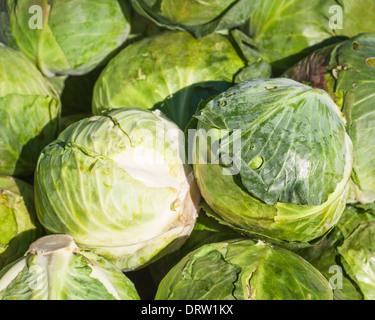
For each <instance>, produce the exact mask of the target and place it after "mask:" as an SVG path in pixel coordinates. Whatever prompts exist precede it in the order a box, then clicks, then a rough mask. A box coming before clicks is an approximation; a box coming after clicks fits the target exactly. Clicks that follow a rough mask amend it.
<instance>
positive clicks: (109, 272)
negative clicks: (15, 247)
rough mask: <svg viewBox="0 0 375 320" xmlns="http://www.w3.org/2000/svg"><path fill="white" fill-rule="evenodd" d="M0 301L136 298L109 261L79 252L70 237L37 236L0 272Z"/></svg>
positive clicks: (122, 276)
mask: <svg viewBox="0 0 375 320" xmlns="http://www.w3.org/2000/svg"><path fill="white" fill-rule="evenodd" d="M0 300H139V296H138V293H137V291H136V289H135V287H134V284H133V283H132V282H131V281H130V280H129V279H128V278H127V277H126V276H125V275H124V274H123V273H122V272H121V270H119V269H117V268H116V267H115V266H113V265H112V264H111V263H110V262H108V261H106V260H105V259H103V258H101V257H97V256H95V255H94V254H92V253H85V252H81V251H80V249H79V248H78V247H77V245H76V244H75V243H74V241H73V239H72V237H70V236H67V235H63V234H59V235H49V236H45V237H42V238H39V239H38V240H36V241H35V242H33V243H32V244H31V245H30V248H29V249H28V250H27V252H26V254H25V256H24V257H22V258H20V259H18V260H17V261H16V262H14V263H13V264H11V265H8V266H7V267H6V268H4V269H3V270H2V271H1V272H0Z"/></svg>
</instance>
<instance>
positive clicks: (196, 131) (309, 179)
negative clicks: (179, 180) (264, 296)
mask: <svg viewBox="0 0 375 320" xmlns="http://www.w3.org/2000/svg"><path fill="white" fill-rule="evenodd" d="M194 122H195V123H194ZM189 128H190V129H188V130H187V132H188V137H189V138H188V140H189V146H192V147H191V149H189V152H188V153H189V159H191V160H189V161H192V162H193V166H194V173H195V177H196V179H197V183H198V186H199V189H200V191H201V194H202V196H203V198H204V199H205V201H206V202H207V204H208V205H209V206H210V207H211V208H212V210H213V211H212V214H211V215H212V216H214V217H216V218H217V219H218V220H219V221H221V222H222V223H225V224H228V225H229V226H231V227H233V228H236V229H238V230H240V231H241V232H245V233H248V234H250V235H256V236H257V237H259V236H260V237H265V238H267V239H273V240H275V241H279V240H280V241H281V243H283V241H284V242H288V243H294V244H296V245H301V246H302V245H305V244H306V243H307V242H309V241H312V240H314V239H316V238H318V237H321V236H323V235H324V234H326V233H327V232H328V231H329V230H330V229H331V228H332V227H333V226H334V225H335V224H336V223H337V221H338V219H339V218H340V215H341V214H342V212H343V210H344V208H345V204H346V200H347V197H348V190H349V179H350V173H351V169H352V162H353V156H352V143H351V140H350V138H349V136H348V135H347V133H346V131H345V124H344V121H343V118H342V115H341V113H340V111H339V109H338V107H337V105H336V104H335V103H334V102H333V100H332V99H331V98H330V96H329V95H328V93H326V92H325V91H324V90H318V89H313V88H312V87H309V86H306V85H303V84H301V83H298V82H296V81H293V80H290V79H286V78H275V79H253V80H251V81H245V82H242V83H240V84H238V85H236V86H233V87H231V88H230V89H228V90H227V91H225V92H223V93H221V94H219V95H217V96H216V97H214V98H212V99H210V100H208V101H206V102H205V103H203V104H201V106H200V110H199V111H198V112H197V114H196V116H195V120H193V121H192V122H191V124H190V125H189ZM207 213H208V214H209V212H207Z"/></svg>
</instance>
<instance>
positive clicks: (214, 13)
mask: <svg viewBox="0 0 375 320" xmlns="http://www.w3.org/2000/svg"><path fill="white" fill-rule="evenodd" d="M131 3H132V5H133V7H134V9H135V10H136V11H137V12H138V13H139V14H140V15H142V16H143V17H145V18H147V19H149V20H151V21H153V22H155V23H156V24H157V25H158V26H160V27H164V28H168V29H171V30H187V31H189V32H191V33H192V34H194V35H195V36H196V37H201V36H205V35H207V34H209V33H212V32H214V31H220V30H226V29H232V28H234V27H237V26H239V25H241V24H243V23H244V22H245V21H246V20H247V18H248V17H249V16H250V13H251V10H252V1H249V0H205V1H196V0H178V1H176V0H161V1H157V0H131Z"/></svg>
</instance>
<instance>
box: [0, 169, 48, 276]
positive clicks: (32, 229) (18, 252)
mask: <svg viewBox="0 0 375 320" xmlns="http://www.w3.org/2000/svg"><path fill="white" fill-rule="evenodd" d="M43 234H44V230H43V228H42V226H41V225H40V223H39V222H38V220H37V217H36V212H35V205H34V190H33V186H32V185H30V184H29V183H27V182H25V181H23V180H20V179H17V178H14V177H9V176H0V270H1V269H2V268H3V267H4V266H5V265H6V264H8V263H10V262H12V261H14V260H16V259H18V258H19V257H21V256H22V255H23V254H24V253H25V251H26V250H27V249H28V247H29V245H30V244H31V243H32V242H33V241H34V240H36V239H37V238H39V237H41V236H42V235H43Z"/></svg>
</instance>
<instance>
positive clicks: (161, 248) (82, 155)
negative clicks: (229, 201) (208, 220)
mask: <svg viewBox="0 0 375 320" xmlns="http://www.w3.org/2000/svg"><path fill="white" fill-rule="evenodd" d="M183 138H184V135H183V132H182V131H181V130H180V129H179V128H178V127H177V126H176V125H175V124H174V123H173V122H171V121H169V120H168V119H166V118H165V117H164V116H163V115H162V114H161V113H160V112H156V111H155V112H151V111H148V110H144V109H141V108H122V109H115V110H111V111H108V112H105V113H103V114H101V115H98V116H93V117H90V118H85V119H83V120H81V121H78V122H76V123H74V124H72V125H70V126H69V127H68V128H67V129H65V130H64V131H63V132H62V133H61V134H60V135H59V137H58V138H57V139H56V140H55V141H54V142H52V143H51V144H49V145H48V146H47V147H45V148H44V149H43V151H42V153H41V155H40V157H39V161H38V165H37V169H36V173H35V198H36V209H37V214H38V218H39V220H40V222H41V223H42V225H43V226H44V227H45V228H46V229H47V230H48V232H50V233H55V234H56V233H64V234H68V235H71V236H72V237H73V238H74V240H75V242H76V243H77V245H78V246H79V247H80V248H83V249H87V250H92V251H94V252H96V253H97V254H99V255H102V256H104V257H105V258H107V259H109V260H111V261H113V262H114V263H115V264H116V265H117V266H118V267H119V268H121V269H122V270H124V271H128V270H132V269H135V268H139V267H141V266H144V265H146V264H148V263H150V262H151V261H154V260H155V259H157V258H159V257H161V256H162V255H164V254H167V253H168V252H171V251H173V250H177V249H178V248H179V246H181V245H182V243H183V242H185V240H186V238H187V237H188V236H189V235H190V233H191V231H192V229H193V227H194V223H195V219H196V215H197V208H198V204H199V201H200V194H199V190H198V188H197V186H196V182H195V179H194V175H193V172H192V170H191V169H190V166H188V165H187V164H186V163H185V162H186V161H185V154H184V143H183Z"/></svg>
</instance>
